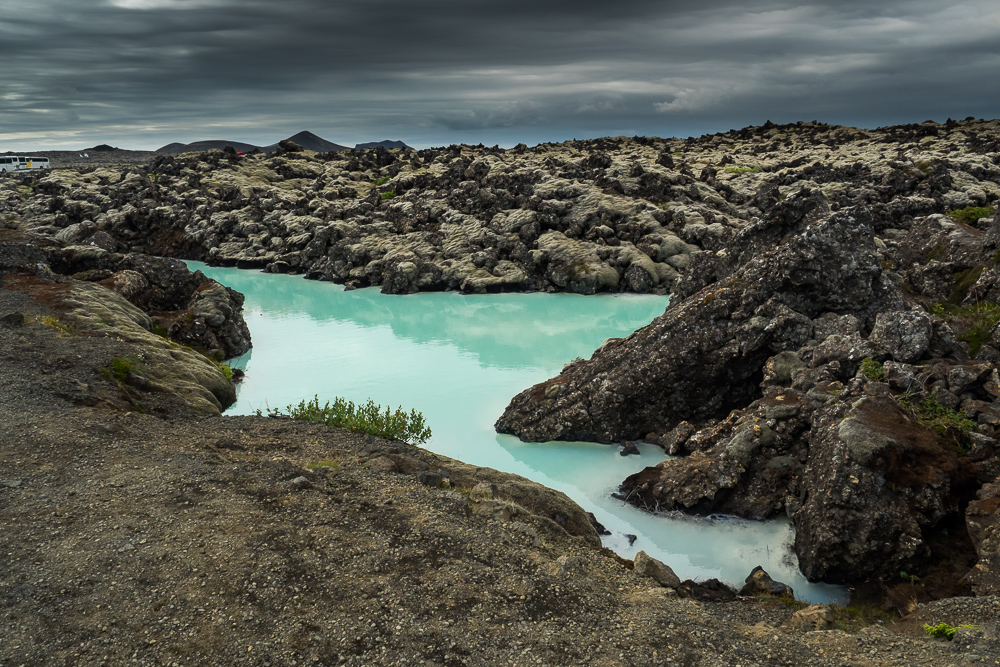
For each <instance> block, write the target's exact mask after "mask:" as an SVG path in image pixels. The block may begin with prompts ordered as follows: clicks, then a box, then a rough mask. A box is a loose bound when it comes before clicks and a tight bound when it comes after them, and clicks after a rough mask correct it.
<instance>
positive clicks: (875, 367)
mask: <svg viewBox="0 0 1000 667" xmlns="http://www.w3.org/2000/svg"><path fill="white" fill-rule="evenodd" d="M861 372H862V373H864V374H865V377H866V378H868V379H869V380H874V381H875V382H881V381H882V364H880V363H879V362H877V361H875V360H874V359H872V358H871V357H865V358H864V359H862V360H861Z"/></svg>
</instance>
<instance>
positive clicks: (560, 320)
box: [189, 262, 667, 368]
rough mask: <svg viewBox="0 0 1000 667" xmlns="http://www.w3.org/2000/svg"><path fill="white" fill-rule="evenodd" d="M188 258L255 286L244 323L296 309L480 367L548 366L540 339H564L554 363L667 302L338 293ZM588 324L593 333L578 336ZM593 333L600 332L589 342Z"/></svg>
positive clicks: (239, 285)
mask: <svg viewBox="0 0 1000 667" xmlns="http://www.w3.org/2000/svg"><path fill="white" fill-rule="evenodd" d="M189 264H190V265H191V267H192V269H194V268H200V269H202V271H204V272H205V273H207V274H210V275H211V276H212V277H213V278H215V279H216V280H219V281H220V282H222V283H224V284H226V285H229V286H230V287H232V288H233V289H235V290H238V291H240V292H242V293H244V294H247V293H248V292H251V291H252V292H254V299H253V302H252V303H248V304H247V305H248V308H247V310H248V314H247V319H248V321H249V320H250V319H251V317H257V316H260V314H261V313H267V314H268V316H284V317H295V316H300V315H301V316H305V317H307V318H309V319H310V320H312V321H314V322H316V323H333V322H339V323H348V322H349V323H352V324H355V325H359V326H362V327H368V328H378V327H389V329H390V330H391V331H392V333H393V334H394V335H395V336H397V337H399V338H406V339H408V340H411V341H413V342H416V343H436V342H446V343H449V344H451V345H455V346H457V347H458V348H460V349H462V350H463V351H466V352H470V353H473V354H475V355H477V356H478V357H479V358H480V361H481V363H483V364H484V365H489V366H499V367H503V368H512V367H521V366H524V365H529V366H537V367H545V368H552V367H553V358H552V355H551V350H550V348H549V346H548V345H547V344H546V341H549V340H551V339H560V340H562V341H563V342H564V344H565V345H566V348H565V352H564V353H563V354H562V355H561V356H560V359H562V360H563V361H562V362H560V364H559V365H560V366H561V363H564V362H565V361H569V360H571V359H573V358H575V357H578V356H579V357H589V356H590V355H591V353H593V351H594V349H595V347H596V345H599V344H600V343H601V342H602V341H603V340H604V338H607V337H610V336H613V335H622V334H623V333H624V334H628V333H630V332H632V331H634V330H635V329H636V328H638V327H641V326H643V325H645V324H648V323H649V322H650V321H651V320H652V318H653V317H655V316H657V315H660V314H662V313H663V310H664V309H665V308H666V305H667V300H666V298H664V297H655V296H653V297H651V296H639V295H634V294H624V295H612V294H600V295H596V296H589V297H588V296H581V295H578V294H560V295H552V294H493V295H471V294H469V295H463V294H458V293H455V292H434V293H428V294H416V295H409V296H392V297H388V298H387V297H386V296H385V295H383V294H381V293H380V292H379V291H378V288H375V287H371V288H367V289H361V290H353V291H349V292H345V291H344V288H343V287H342V286H340V285H334V284H332V283H318V282H313V281H306V280H304V279H303V278H302V277H300V276H287V275H272V274H262V273H257V272H252V271H243V270H240V269H234V268H210V267H208V266H207V265H205V264H201V263H199V262H189ZM261 280H265V281H267V285H268V287H267V290H266V292H264V293H259V292H260V290H259V288H258V284H259V282H260V281H261ZM604 304H613V305H608V306H606V307H605V305H604ZM252 324H253V323H252V322H251V325H252ZM588 330H590V331H593V332H598V333H595V336H584V337H580V336H578V335H577V334H578V332H580V331H588ZM600 332H603V333H600ZM599 336H603V338H600V339H599V340H597V343H596V344H591V341H592V340H594V339H595V337H599Z"/></svg>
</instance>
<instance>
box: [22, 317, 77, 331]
mask: <svg viewBox="0 0 1000 667" xmlns="http://www.w3.org/2000/svg"><path fill="white" fill-rule="evenodd" d="M32 319H33V320H34V321H35V322H37V323H38V324H41V325H42V326H46V327H48V328H50V329H55V330H56V331H58V332H59V333H64V334H71V333H73V327H72V326H70V325H68V324H64V323H63V322H62V321H61V320H59V318H57V317H52V316H51V315H36V316H34V318H32Z"/></svg>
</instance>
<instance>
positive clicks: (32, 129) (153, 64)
mask: <svg viewBox="0 0 1000 667" xmlns="http://www.w3.org/2000/svg"><path fill="white" fill-rule="evenodd" d="M966 116H976V117H983V118H996V117H998V116H1000V2H998V1H997V0H966V1H963V2H941V1H930V0H907V1H903V0H890V1H887V2H879V1H878V0H865V1H863V2H862V1H859V0H825V1H818V0H804V1H802V2H788V1H786V0H771V1H763V2H755V1H753V0H747V1H744V2H736V1H731V0H665V1H658V2H657V1H645V0H615V1H603V2H592V1H590V0H576V1H573V2H570V1H563V0H554V1H553V0H503V1H500V0H337V1H326V0H34V1H32V2H25V1H24V0H0V151H3V150H32V149H45V148H62V147H65V148H82V147H87V146H93V145H96V144H99V143H109V144H112V145H115V146H120V147H122V148H134V149H140V148H143V149H152V148H158V147H159V146H161V145H163V144H166V143H169V142H172V141H182V142H190V141H196V140H201V139H229V140H238V141H247V142H250V143H259V144H267V143H272V142H274V141H276V140H277V139H280V138H283V137H287V136H290V135H291V134H294V133H295V132H298V131H299V130H304V129H308V130H311V131H313V132H315V133H316V134H319V135H320V136H322V137H323V138H325V139H329V140H330V141H335V142H338V143H342V144H347V145H353V144H354V143H356V142H359V141H370V140H379V139H402V140H403V141H406V142H407V143H408V144H410V145H411V146H416V147H426V146H437V145H444V144H450V143H456V142H466V143H479V142H482V143H485V144H487V145H492V144H495V143H499V144H500V145H501V146H511V145H513V144H516V143H518V142H522V141H523V142H525V143H527V144H529V145H531V144H535V143H539V142H543V141H561V140H564V139H571V138H574V137H576V138H589V137H597V136H607V135H634V134H640V135H658V136H689V135H692V134H702V133H704V132H717V131H725V130H728V129H730V128H740V127H744V126H746V125H759V124H761V123H763V122H764V121H765V120H768V119H770V120H772V121H774V122H792V121H796V120H814V119H815V120H821V121H825V122H830V123H844V124H851V125H858V126H862V127H876V126H879V125H888V124H896V123H903V122H919V121H922V120H926V119H935V120H938V121H944V120H945V119H946V118H948V117H953V118H965V117H966Z"/></svg>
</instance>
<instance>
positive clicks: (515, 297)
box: [189, 262, 843, 601]
mask: <svg viewBox="0 0 1000 667" xmlns="http://www.w3.org/2000/svg"><path fill="white" fill-rule="evenodd" d="M189 265H190V266H191V268H192V269H195V268H198V269H201V270H202V271H203V272H204V273H205V274H207V275H209V276H211V277H212V278H215V279H216V280H219V281H220V282H222V283H224V284H226V285H229V286H230V287H232V288H234V289H236V290H239V291H240V292H242V293H243V294H245V295H246V304H245V312H244V316H245V318H246V321H247V323H248V324H249V326H250V332H251V335H252V337H253V350H252V351H251V352H249V353H247V354H246V355H244V356H243V357H241V358H240V359H238V360H236V361H235V362H234V364H233V365H234V366H237V367H242V368H244V369H245V371H246V378H245V379H244V381H243V383H242V384H241V385H240V386H239V390H238V391H239V393H238V399H237V403H236V405H234V406H233V407H232V408H230V410H229V411H228V414H248V413H252V412H254V411H256V410H257V409H258V408H259V409H262V410H267V408H268V407H271V408H284V407H286V406H287V405H289V404H291V403H298V402H299V401H300V400H302V399H309V398H312V397H313V395H315V394H318V395H319V396H320V399H321V401H324V400H326V399H328V398H332V397H334V396H344V397H346V398H349V399H351V400H354V401H355V402H359V401H364V400H365V399H367V398H369V397H370V398H372V399H374V400H375V402H377V403H381V404H383V405H385V404H390V405H392V406H393V407H395V406H397V405H402V406H403V407H404V408H406V409H407V410H409V409H410V408H416V409H417V410H420V411H421V412H422V413H423V414H424V416H425V417H426V418H427V422H428V425H429V426H430V427H431V429H432V430H433V437H432V438H431V440H430V441H428V443H427V444H426V445H425V446H426V447H427V448H428V449H430V450H432V451H435V452H438V453H440V454H444V455H446V456H450V457H453V458H456V459H460V460H462V461H465V462H467V463H471V464H474V465H480V466H489V467H491V468H496V469H498V470H504V471H507V472H512V473H516V474H519V475H523V476H524V477H528V478H530V479H533V480H535V481H537V482H540V483H542V484H545V485H546V486H550V487H552V488H555V489H559V490H560V491H563V492H565V493H566V494H567V495H569V496H570V497H571V498H573V500H575V501H576V502H577V503H579V504H580V505H581V506H583V507H584V508H585V509H587V510H588V511H591V512H593V513H594V515H595V516H596V517H597V519H598V520H599V521H600V522H601V523H603V524H604V525H605V526H606V527H607V528H608V529H609V530H611V531H612V532H613V534H612V536H610V537H609V538H605V544H606V545H607V546H609V547H611V548H612V549H614V550H615V551H617V552H618V553H620V554H621V555H623V556H626V557H629V558H631V557H632V556H633V555H634V554H635V553H636V552H638V551H639V550H643V551H645V552H646V553H648V554H650V555H651V556H654V557H656V558H659V559H660V560H662V561H664V562H665V563H667V564H668V565H670V567H672V568H673V569H674V571H675V572H676V573H677V574H678V576H680V577H681V578H682V579H688V578H693V579H696V580H705V579H710V578H713V577H715V578H718V579H721V580H723V581H725V582H727V583H730V584H742V582H743V579H744V578H745V577H746V576H747V574H749V573H750V570H751V569H753V567H754V566H756V565H762V566H763V567H764V569H766V570H767V571H768V572H769V573H770V574H771V575H772V576H773V577H774V578H775V579H778V580H780V581H784V582H785V583H787V584H789V585H790V586H792V587H793V588H794V589H795V592H796V595H797V596H798V597H799V599H807V600H810V601H837V600H841V599H842V598H843V590H842V589H841V588H839V587H832V586H824V585H816V584H809V583H808V582H807V581H806V580H805V578H804V577H802V575H801V574H800V573H799V572H798V569H797V567H796V565H795V560H794V556H793V555H792V554H791V552H790V551H789V547H788V545H789V544H790V542H791V539H792V534H791V529H790V527H789V524H788V522H787V521H778V520H776V521H769V522H764V523H760V522H749V521H742V520H738V519H731V518H714V519H706V518H693V517H686V516H678V517H671V518H668V517H664V516H654V515H651V514H648V513H645V512H641V511H639V510H637V509H635V508H633V507H632V506H630V505H627V504H625V503H622V502H620V501H618V500H615V499H613V498H612V497H611V493H612V492H613V491H615V490H616V489H617V486H618V484H619V483H620V482H621V481H622V480H624V479H625V477H627V476H628V475H630V474H631V473H633V472H636V471H637V470H640V469H642V468H643V467H645V466H649V465H654V464H656V463H657V462H659V461H660V460H662V459H663V458H664V454H663V450H661V449H659V448H658V447H654V446H651V445H645V444H641V445H639V449H640V450H641V455H640V456H628V457H622V456H619V454H618V447H617V446H609V445H600V444H594V443H546V444H529V443H522V442H521V441H519V440H518V439H517V438H514V437H511V436H504V435H497V434H496V432H495V431H494V430H493V423H494V422H495V421H496V419H497V417H499V416H500V414H501V413H502V412H503V409H504V407H506V405H507V403H508V402H509V401H510V399H511V398H512V397H513V396H514V395H515V394H517V393H518V392H520V391H521V390H523V389H526V388H527V387H530V386H531V385H533V384H536V383H538V382H541V381H543V380H546V379H548V378H549V377H552V376H553V375H556V374H557V373H558V372H559V371H560V370H561V368H562V366H563V364H565V363H566V362H568V361H571V360H573V359H574V358H576V357H584V358H588V357H589V356H590V355H591V354H592V353H593V351H594V350H595V349H596V348H597V347H598V346H599V345H600V344H601V343H602V342H603V341H604V340H605V339H606V338H609V337H612V336H626V335H628V334H629V333H631V332H632V331H634V330H635V329H637V328H639V327H641V326H643V325H645V324H648V323H649V322H650V321H651V320H652V319H653V318H654V317H656V316H657V315H660V314H661V313H662V312H663V310H664V309H665V308H666V305H667V300H666V299H665V298H664V297H656V296H641V295H634V294H631V295H597V296H580V295H575V294H494V295H483V296H472V295H461V294H456V293H450V292H449V293H440V292H438V293H429V294H415V295H409V296H387V295H383V294H380V293H379V291H378V290H377V289H375V288H370V289H363V290H355V291H344V289H343V287H341V286H338V285H333V284H331V283H322V282H314V281H308V280H304V279H302V278H301V277H295V276H285V275H273V274H264V273H258V272H251V271H241V270H239V269H227V268H212V267H208V266H206V265H204V264H200V263H197V262H189ZM628 534H632V535H636V536H637V538H636V540H635V543H634V544H633V545H631V546H630V545H629V543H628V539H627V538H626V535H628Z"/></svg>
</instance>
